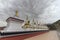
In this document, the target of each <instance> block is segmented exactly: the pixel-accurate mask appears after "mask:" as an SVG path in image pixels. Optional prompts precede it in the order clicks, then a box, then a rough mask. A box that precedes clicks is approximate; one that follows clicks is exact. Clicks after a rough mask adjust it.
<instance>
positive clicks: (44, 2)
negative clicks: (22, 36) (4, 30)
mask: <svg viewBox="0 0 60 40" xmlns="http://www.w3.org/2000/svg"><path fill="white" fill-rule="evenodd" d="M16 10H18V12H19V18H20V19H23V20H25V18H26V15H28V16H29V19H30V20H31V19H33V18H35V19H36V20H37V19H38V21H39V22H40V23H43V24H48V23H53V22H55V21H57V20H59V19H60V15H59V14H60V0H0V21H1V20H3V21H5V20H6V19H7V18H8V17H11V16H12V17H14V15H15V11H16ZM2 18H3V19H2Z"/></svg>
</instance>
